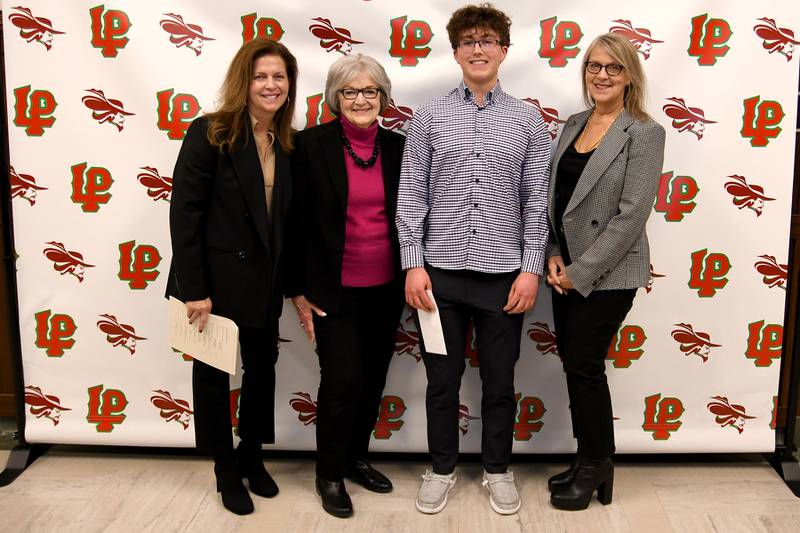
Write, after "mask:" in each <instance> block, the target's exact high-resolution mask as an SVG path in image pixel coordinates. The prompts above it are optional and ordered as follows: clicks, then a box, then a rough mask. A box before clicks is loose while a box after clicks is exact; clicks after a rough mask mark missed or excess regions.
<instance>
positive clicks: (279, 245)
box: [271, 140, 292, 271]
mask: <svg viewBox="0 0 800 533" xmlns="http://www.w3.org/2000/svg"><path fill="white" fill-rule="evenodd" d="M291 199H292V175H291V168H290V163H289V156H288V155H287V154H286V152H284V151H283V149H282V148H281V145H280V143H279V142H278V141H277V140H276V141H275V187H274V189H273V190H272V217H271V219H272V236H273V239H272V243H273V253H272V259H273V261H274V262H275V263H277V262H278V260H279V258H280V255H281V250H282V249H283V238H282V236H283V233H284V225H285V222H286V214H287V212H288V211H289V205H290V204H291ZM275 271H277V269H276V270H275Z"/></svg>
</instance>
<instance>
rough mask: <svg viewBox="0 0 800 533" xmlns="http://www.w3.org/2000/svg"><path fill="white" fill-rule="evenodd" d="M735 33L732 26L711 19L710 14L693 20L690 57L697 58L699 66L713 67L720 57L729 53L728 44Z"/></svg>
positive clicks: (719, 20)
mask: <svg viewBox="0 0 800 533" xmlns="http://www.w3.org/2000/svg"><path fill="white" fill-rule="evenodd" d="M731 35H733V32H732V31H731V26H730V24H728V23H727V22H726V21H724V20H722V19H710V18H708V13H704V14H703V15H697V16H696V17H693V18H692V35H691V37H690V41H689V50H688V52H689V55H690V56H693V57H696V58H697V64H698V65H703V66H709V65H713V64H715V63H716V62H717V58H718V57H722V56H724V55H725V54H727V53H728V50H730V46H728V45H727V44H725V43H727V42H728V39H730V38H731Z"/></svg>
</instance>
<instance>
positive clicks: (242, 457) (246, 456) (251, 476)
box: [236, 441, 278, 498]
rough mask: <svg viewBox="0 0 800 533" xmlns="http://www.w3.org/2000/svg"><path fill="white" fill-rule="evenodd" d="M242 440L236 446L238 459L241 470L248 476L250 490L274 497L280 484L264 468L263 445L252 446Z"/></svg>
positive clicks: (242, 473)
mask: <svg viewBox="0 0 800 533" xmlns="http://www.w3.org/2000/svg"><path fill="white" fill-rule="evenodd" d="M248 444H249V443H247V444H245V442H244V441H242V442H241V443H240V444H239V446H238V447H237V448H236V460H237V462H238V463H239V472H240V473H241V476H242V477H246V478H247V484H248V485H249V487H250V492H252V493H253V494H258V495H259V496H262V497H264V498H272V497H274V496H276V495H277V494H278V484H277V483H275V480H274V479H272V476H270V475H269V472H267V469H266V468H264V461H263V460H262V459H261V446H260V445H256V446H251V445H248Z"/></svg>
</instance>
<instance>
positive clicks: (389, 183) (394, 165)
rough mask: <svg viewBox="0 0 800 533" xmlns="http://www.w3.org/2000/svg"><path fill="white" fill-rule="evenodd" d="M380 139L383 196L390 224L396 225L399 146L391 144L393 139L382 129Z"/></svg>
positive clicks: (379, 134) (379, 132)
mask: <svg viewBox="0 0 800 533" xmlns="http://www.w3.org/2000/svg"><path fill="white" fill-rule="evenodd" d="M378 137H380V142H381V171H382V174H383V194H384V196H385V198H386V215H387V217H388V218H389V221H390V224H394V216H395V206H396V205H397V186H398V183H399V180H400V176H399V175H398V174H397V171H398V170H399V168H400V164H399V162H398V161H397V159H398V156H400V155H401V154H398V151H397V145H396V144H395V143H394V142H391V137H390V136H389V134H388V133H387V132H386V130H384V129H383V128H381V127H378Z"/></svg>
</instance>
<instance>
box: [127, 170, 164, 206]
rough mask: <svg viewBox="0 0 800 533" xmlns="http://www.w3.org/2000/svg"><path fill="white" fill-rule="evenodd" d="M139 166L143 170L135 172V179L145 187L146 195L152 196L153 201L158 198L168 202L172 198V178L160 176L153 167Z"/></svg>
mask: <svg viewBox="0 0 800 533" xmlns="http://www.w3.org/2000/svg"><path fill="white" fill-rule="evenodd" d="M139 168H140V170H143V171H144V172H140V173H139V174H137V175H136V179H137V180H139V183H141V184H142V185H144V186H145V187H147V196H149V197H150V198H152V199H153V201H154V202H157V201H159V200H164V201H165V202H169V201H170V199H171V198H172V178H170V177H169V176H162V175H161V174H159V173H158V169H156V168H155V167H139Z"/></svg>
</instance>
